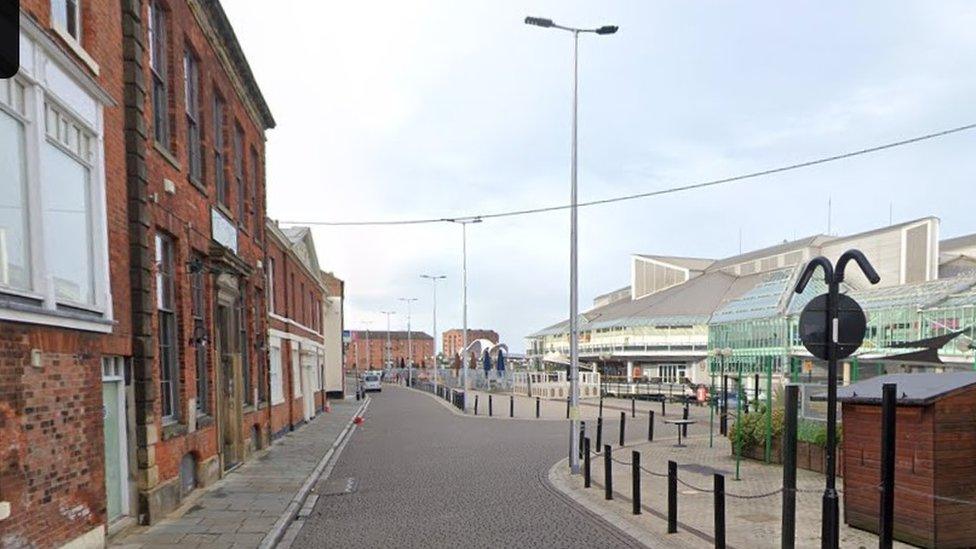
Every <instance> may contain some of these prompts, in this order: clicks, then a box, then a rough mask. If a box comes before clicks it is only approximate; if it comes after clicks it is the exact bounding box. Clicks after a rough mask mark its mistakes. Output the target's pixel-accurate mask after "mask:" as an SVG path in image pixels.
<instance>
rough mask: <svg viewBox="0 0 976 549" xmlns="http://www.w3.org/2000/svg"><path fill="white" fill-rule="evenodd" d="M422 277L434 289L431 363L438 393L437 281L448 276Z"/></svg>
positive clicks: (423, 275) (435, 388) (424, 275)
mask: <svg viewBox="0 0 976 549" xmlns="http://www.w3.org/2000/svg"><path fill="white" fill-rule="evenodd" d="M420 278H426V279H427V280H430V282H431V286H432V287H433V289H434V334H433V335H434V350H433V351H432V353H431V354H432V356H431V363H432V364H433V366H434V394H437V281H438V280H444V279H445V278H447V276H446V275H428V274H422V275H420Z"/></svg>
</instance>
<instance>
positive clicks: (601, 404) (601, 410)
mask: <svg viewBox="0 0 976 549" xmlns="http://www.w3.org/2000/svg"><path fill="white" fill-rule="evenodd" d="M599 417H603V392H602V391H601V393H600V413H599Z"/></svg>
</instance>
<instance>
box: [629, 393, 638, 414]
mask: <svg viewBox="0 0 976 549" xmlns="http://www.w3.org/2000/svg"><path fill="white" fill-rule="evenodd" d="M630 417H637V399H636V398H634V397H630Z"/></svg>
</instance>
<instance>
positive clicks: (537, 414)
mask: <svg viewBox="0 0 976 549" xmlns="http://www.w3.org/2000/svg"><path fill="white" fill-rule="evenodd" d="M535 418H536V419H539V397H535Z"/></svg>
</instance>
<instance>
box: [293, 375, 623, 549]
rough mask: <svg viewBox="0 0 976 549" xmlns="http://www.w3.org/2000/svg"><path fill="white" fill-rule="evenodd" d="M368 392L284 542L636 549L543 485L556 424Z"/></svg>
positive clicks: (556, 448) (561, 440) (561, 439)
mask: <svg viewBox="0 0 976 549" xmlns="http://www.w3.org/2000/svg"><path fill="white" fill-rule="evenodd" d="M372 399H373V400H372V402H371V403H370V405H369V408H368V410H367V412H366V421H365V422H364V424H363V425H361V426H360V427H359V428H358V429H357V430H356V431H355V433H354V434H353V435H352V438H351V439H350V441H349V443H348V445H347V446H346V447H345V449H344V450H343V453H342V454H341V456H340V457H339V459H338V462H337V463H336V466H335V469H334V470H333V471H332V473H331V475H330V476H329V478H328V479H323V480H321V481H320V482H319V484H318V486H317V487H316V491H317V493H319V494H320V496H319V499H318V502H317V503H316V505H315V508H314V510H313V511H312V513H311V515H310V516H309V517H308V518H307V520H306V521H305V524H304V526H303V528H302V529H301V531H300V533H299V534H298V537H297V539H296V540H295V542H294V544H293V547H384V548H386V547H425V548H427V547H587V548H593V547H640V545H638V544H637V542H636V541H634V540H633V539H632V538H630V537H628V536H626V535H625V534H623V533H622V532H620V531H619V530H617V529H616V528H614V527H613V526H612V525H610V524H609V523H607V522H605V521H604V520H603V519H601V518H599V517H597V516H596V515H594V514H592V513H590V512H589V511H586V510H584V509H583V508H582V507H579V506H578V505H576V504H575V503H573V502H572V501H570V500H569V499H567V498H566V497H565V496H563V495H562V494H561V493H559V492H557V491H556V490H555V488H553V487H552V486H550V485H549V483H548V481H547V478H548V471H549V468H550V467H551V466H552V464H554V463H555V462H556V461H558V460H560V459H562V458H563V457H564V456H565V454H566V452H567V448H568V443H567V435H568V433H567V431H568V425H567V423H566V422H563V421H518V420H492V419H485V418H475V417H463V416H459V415H456V414H454V413H452V412H451V410H449V409H448V408H446V407H445V406H443V405H442V404H441V403H439V402H437V401H436V400H434V399H433V398H432V397H430V396H428V395H425V394H421V393H418V392H415V391H412V390H410V389H403V388H398V387H390V386H385V387H384V389H383V392H382V393H379V394H375V393H374V396H373V397H372ZM608 434H609V433H608ZM611 436H613V435H611ZM349 479H355V480H354V482H355V483H356V488H355V490H354V491H352V492H349V493H341V492H342V487H344V486H346V485H347V484H348V480H349Z"/></svg>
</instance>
